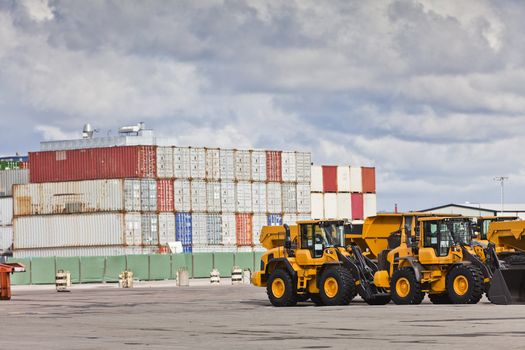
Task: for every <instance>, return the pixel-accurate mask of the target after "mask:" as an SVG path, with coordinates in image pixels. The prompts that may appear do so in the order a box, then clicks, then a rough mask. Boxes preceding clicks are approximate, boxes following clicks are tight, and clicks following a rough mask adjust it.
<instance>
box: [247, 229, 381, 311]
mask: <svg viewBox="0 0 525 350" xmlns="http://www.w3.org/2000/svg"><path fill="white" fill-rule="evenodd" d="M350 231H351V225H350V224H349V223H348V222H346V221H343V220H308V221H299V222H297V224H296V225H291V226H290V227H289V226H288V225H283V226H265V227H263V228H262V232H261V236H260V242H261V243H262V245H263V246H264V247H265V248H266V249H268V251H267V252H265V253H264V254H263V256H262V258H261V266H260V271H258V272H256V273H255V274H254V275H253V278H252V283H253V284H254V285H256V286H260V287H266V290H267V294H268V298H269V300H270V302H271V303H272V304H273V305H274V306H292V305H295V304H296V303H297V301H306V300H308V299H311V300H312V301H313V302H314V303H315V304H317V305H346V304H348V303H350V301H351V300H352V299H353V298H354V297H355V296H356V295H357V294H358V293H359V294H360V295H361V296H362V297H363V298H364V299H365V301H366V302H367V303H369V304H371V305H380V304H386V303H388V302H390V296H389V295H388V293H386V291H385V290H383V289H381V288H376V287H375V285H374V284H373V276H374V273H375V271H376V270H377V266H376V265H375V263H374V262H373V261H371V260H370V259H368V258H366V257H365V256H364V255H363V254H362V253H361V250H360V248H359V247H358V246H357V245H350V246H346V247H345V234H346V233H348V232H350Z"/></svg>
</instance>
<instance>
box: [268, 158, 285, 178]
mask: <svg viewBox="0 0 525 350" xmlns="http://www.w3.org/2000/svg"><path fill="white" fill-rule="evenodd" d="M266 180H267V181H274V182H281V181H282V180H283V177H282V170H281V151H266Z"/></svg>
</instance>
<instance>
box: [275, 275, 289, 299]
mask: <svg viewBox="0 0 525 350" xmlns="http://www.w3.org/2000/svg"><path fill="white" fill-rule="evenodd" d="M285 289H286V287H285V286H284V281H283V280H282V279H281V278H276V279H274V280H273V282H272V294H273V295H274V296H275V297H276V298H277V299H279V298H282V296H283V295H284V291H285Z"/></svg>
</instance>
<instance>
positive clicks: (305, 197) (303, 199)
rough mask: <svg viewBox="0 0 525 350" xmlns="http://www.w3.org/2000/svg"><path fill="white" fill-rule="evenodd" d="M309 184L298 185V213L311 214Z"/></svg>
mask: <svg viewBox="0 0 525 350" xmlns="http://www.w3.org/2000/svg"><path fill="white" fill-rule="evenodd" d="M310 192H311V191H310V184H309V183H298V184H297V212H298V213H302V214H309V213H310V212H311V207H310V204H311V198H310V197H311V193H310Z"/></svg>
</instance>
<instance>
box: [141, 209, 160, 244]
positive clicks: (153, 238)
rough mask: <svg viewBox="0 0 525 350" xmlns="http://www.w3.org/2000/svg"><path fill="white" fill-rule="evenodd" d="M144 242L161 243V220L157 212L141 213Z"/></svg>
mask: <svg viewBox="0 0 525 350" xmlns="http://www.w3.org/2000/svg"><path fill="white" fill-rule="evenodd" d="M141 220H142V222H141V225H142V226H141V228H142V244H143V245H158V244H159V222H158V215H157V214H155V213H145V214H142V215H141Z"/></svg>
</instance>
